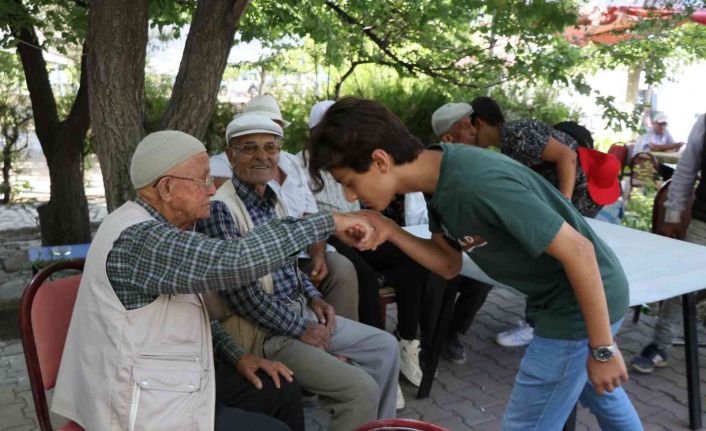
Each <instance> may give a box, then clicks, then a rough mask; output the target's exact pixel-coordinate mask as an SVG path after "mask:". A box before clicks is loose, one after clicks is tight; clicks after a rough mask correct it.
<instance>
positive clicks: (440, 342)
mask: <svg viewBox="0 0 706 431" xmlns="http://www.w3.org/2000/svg"><path fill="white" fill-rule="evenodd" d="M458 284H459V278H458V277H457V278H455V279H453V280H449V281H447V282H445V285H446V286H445V287H444V290H443V292H444V297H443V301H442V303H441V307H440V308H439V313H438V315H437V316H436V319H431V321H433V322H434V328H433V329H432V330H431V331H429V333H430V334H433V336H432V342H431V349H430V351H429V354H428V356H427V358H426V363H425V364H424V369H423V370H422V373H423V375H422V383H421V384H420V385H419V391H418V392H417V398H418V399H422V398H426V397H428V396H429V392H431V384H432V383H433V382H434V373H436V367H437V365H438V364H439V357H440V356H441V350H442V349H443V347H444V342H445V341H446V331H447V330H448V327H449V322H451V315H452V314H453V308H454V302H455V301H456V293H457V292H458Z"/></svg>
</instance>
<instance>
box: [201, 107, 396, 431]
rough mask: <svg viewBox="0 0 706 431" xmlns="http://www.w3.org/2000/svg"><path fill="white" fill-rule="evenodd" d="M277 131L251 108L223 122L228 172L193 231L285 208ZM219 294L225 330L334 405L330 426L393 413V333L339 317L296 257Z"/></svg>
mask: <svg viewBox="0 0 706 431" xmlns="http://www.w3.org/2000/svg"><path fill="white" fill-rule="evenodd" d="M282 134H283V133H282V128H281V127H280V126H279V125H278V124H276V123H275V122H273V121H272V120H270V119H269V118H267V117H265V116H262V115H260V114H256V113H245V114H243V115H239V116H237V117H236V118H235V119H234V120H233V121H232V122H231V123H230V124H229V125H228V128H227V131H226V140H227V142H228V149H227V150H226V152H227V154H228V157H229V159H230V161H231V163H232V165H233V179H232V180H231V181H230V182H227V183H225V184H223V186H221V188H219V189H218V191H217V192H216V195H215V196H214V199H213V200H212V202H211V217H210V218H209V219H208V220H204V221H202V222H199V223H198V225H197V230H198V231H200V232H204V233H206V234H207V235H209V236H211V237H213V238H222V239H228V238H237V237H239V236H240V235H243V234H245V232H247V231H249V230H250V229H253V228H257V226H260V225H261V224H263V223H267V222H268V221H271V220H276V219H277V218H278V217H281V216H282V215H283V214H284V213H285V212H284V211H285V210H284V208H282V205H281V200H279V199H278V197H277V194H276V193H275V192H274V191H273V190H272V189H271V188H270V186H269V185H268V182H269V181H270V180H272V178H273V177H274V175H275V172H276V170H277V169H278V165H277V156H278V154H279V152H280V142H279V140H280V138H281V137H282ZM354 275H355V274H354ZM222 296H223V297H224V299H225V302H226V304H227V305H228V307H229V308H231V309H232V310H234V311H235V313H236V315H237V316H238V318H235V319H233V320H229V321H226V322H224V327H225V328H226V330H227V331H228V332H229V333H230V334H231V335H233V336H234V337H235V338H236V340H237V341H238V342H239V343H240V344H241V345H243V346H244V347H245V348H246V349H248V350H249V351H250V353H253V354H262V353H263V352H264V356H265V357H267V358H268V359H273V360H279V361H282V362H283V363H284V364H285V365H286V366H287V367H289V368H290V369H292V370H293V371H294V374H295V375H296V376H297V380H298V381H299V384H300V385H301V386H302V387H303V388H304V389H307V390H309V391H310V392H313V393H315V394H318V395H319V400H320V402H321V403H322V404H323V405H324V407H325V408H326V409H327V410H330V411H332V412H333V414H332V417H331V422H330V424H329V427H330V429H332V430H351V429H354V428H356V427H358V426H360V425H362V424H364V423H366V422H369V421H372V420H374V419H376V418H391V417H394V416H395V399H396V394H397V393H396V388H397V373H398V371H399V363H398V357H399V353H398V348H397V342H396V341H395V339H394V337H392V335H390V334H388V333H387V332H385V331H382V330H380V329H377V328H373V327H371V326H367V325H363V324H360V323H358V322H355V321H352V320H349V319H346V318H344V317H341V316H337V315H336V312H335V310H334V308H333V307H332V306H331V305H330V304H329V303H328V302H326V301H325V300H324V299H323V297H322V294H321V293H320V292H319V291H318V290H317V288H316V287H315V286H314V285H313V284H312V282H311V281H310V280H309V278H308V277H306V276H303V275H302V274H301V273H300V272H299V269H298V268H297V265H296V264H295V263H294V262H291V263H287V264H285V265H282V266H281V267H280V268H278V269H276V270H275V271H273V272H272V273H271V274H269V275H268V276H267V277H263V278H261V279H260V280H259V282H258V283H251V284H248V285H246V286H240V287H237V288H234V289H230V290H226V291H225V292H223V293H222ZM239 319H243V320H245V321H246V322H248V323H249V324H251V325H254V326H255V327H256V328H255V330H254V331H251V329H252V328H251V326H248V325H247V324H244V323H243V322H241V321H240V320H239ZM339 357H343V358H346V359H347V360H341V359H340V358H339ZM348 360H350V362H348Z"/></svg>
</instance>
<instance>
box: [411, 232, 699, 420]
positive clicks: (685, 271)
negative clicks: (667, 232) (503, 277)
mask: <svg viewBox="0 0 706 431" xmlns="http://www.w3.org/2000/svg"><path fill="white" fill-rule="evenodd" d="M586 221H587V222H588V224H589V225H590V226H591V228H592V229H593V230H594V231H595V232H596V234H598V236H599V237H600V238H601V239H602V240H603V241H605V243H606V244H608V246H609V247H610V248H611V249H612V250H613V252H614V253H615V255H616V256H617V257H618V259H619V260H620V263H621V264H622V266H623V269H624V270H625V275H626V276H627V279H628V283H629V285H630V305H631V306H633V305H640V304H645V303H649V302H656V301H661V300H663V299H667V298H672V297H675V296H678V295H682V306H683V313H684V342H685V348H686V371H687V392H688V400H689V426H690V428H691V429H699V428H701V398H700V395H699V394H700V380H699V363H698V340H697V332H696V302H695V294H694V292H696V291H698V290H701V289H704V288H706V247H704V246H700V245H696V244H692V243H688V242H685V241H678V240H674V239H671V238H667V237H664V236H659V235H654V234H651V233H648V232H643V231H638V230H635V229H631V228H627V227H624V226H620V225H615V224H610V223H606V222H602V221H598V220H593V219H586ZM405 229H406V230H407V231H409V232H410V233H412V234H414V235H416V236H419V237H422V238H429V237H430V233H429V229H428V226H427V225H418V226H409V227H406V228H405ZM461 275H464V276H466V277H469V278H473V279H475V280H478V281H482V282H485V283H489V284H492V285H494V286H501V287H510V288H511V286H504V285H503V284H502V283H498V282H496V281H495V280H493V279H491V278H490V277H488V276H487V275H486V274H485V273H484V272H483V271H482V270H481V269H480V268H478V266H477V265H476V264H475V263H474V262H473V261H472V260H471V258H470V257H469V256H468V255H467V254H465V253H464V258H463V268H462V269H461ZM452 290H453V292H448V293H449V294H448V295H446V298H445V300H444V306H443V308H447V307H448V306H449V304H453V299H454V298H455V294H456V292H455V290H456V289H452ZM513 290H514V289H513ZM626 311H627V310H626ZM449 313H450V309H447V310H444V309H442V313H441V314H442V315H443V314H449ZM441 317H443V316H440V319H439V324H438V326H437V334H440V333H441V332H438V331H439V330H442V329H444V328H442V327H443V326H444V325H443V324H441V323H442V318H441ZM434 338H435V340H434V341H435V342H436V341H437V340H440V341H439V343H434V344H438V345H432V352H431V360H430V361H429V362H432V363H431V364H429V366H430V367H431V366H432V365H433V368H431V370H430V371H431V372H427V370H426V369H425V370H424V371H425V372H424V379H425V381H423V382H422V385H421V386H420V390H419V396H420V397H424V396H427V395H428V394H429V389H430V388H431V383H432V380H433V376H434V372H433V370H434V369H435V368H436V365H437V363H438V354H439V353H440V352H441V347H442V346H441V343H443V338H444V337H440V336H436V337H434ZM437 351H438V352H437Z"/></svg>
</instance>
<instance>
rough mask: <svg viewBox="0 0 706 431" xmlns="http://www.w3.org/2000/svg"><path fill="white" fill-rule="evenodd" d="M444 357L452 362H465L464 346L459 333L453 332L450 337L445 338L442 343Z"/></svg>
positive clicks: (459, 363)
mask: <svg viewBox="0 0 706 431" xmlns="http://www.w3.org/2000/svg"><path fill="white" fill-rule="evenodd" d="M444 358H446V359H447V360H448V361H450V362H453V363H454V364H458V365H461V364H465V363H466V346H464V345H463V342H462V341H461V334H459V333H458V332H454V333H453V335H452V336H451V337H449V338H448V339H447V340H446V344H445V345H444Z"/></svg>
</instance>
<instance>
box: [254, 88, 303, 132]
mask: <svg viewBox="0 0 706 431" xmlns="http://www.w3.org/2000/svg"><path fill="white" fill-rule="evenodd" d="M244 112H245V113H255V114H260V115H262V116H263V117H267V118H269V119H271V120H272V121H274V122H275V123H277V124H279V126H280V127H281V128H283V129H286V128H287V127H289V125H290V124H292V123H291V122H289V121H287V120H285V119H284V118H282V112H281V111H280V109H279V104H277V99H275V98H274V97H273V96H270V95H269V94H264V95H259V96H255V97H253V98H252V99H250V101H249V102H248V103H247V104H246V105H245V111H244Z"/></svg>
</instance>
